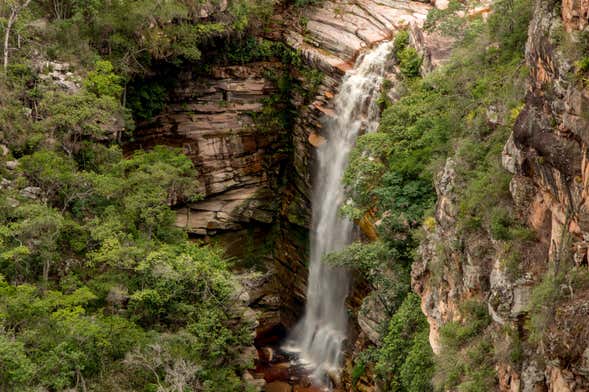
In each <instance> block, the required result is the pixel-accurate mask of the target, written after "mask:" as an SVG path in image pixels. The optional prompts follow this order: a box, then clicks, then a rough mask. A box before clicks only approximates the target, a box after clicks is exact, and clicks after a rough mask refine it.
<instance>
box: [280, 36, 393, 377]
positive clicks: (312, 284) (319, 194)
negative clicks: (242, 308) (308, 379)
mask: <svg viewBox="0 0 589 392" xmlns="http://www.w3.org/2000/svg"><path fill="white" fill-rule="evenodd" d="M391 47H392V44H391V43H390V42H385V43H383V44H380V45H379V46H378V47H377V48H375V49H374V50H372V51H370V52H368V53H366V54H364V55H363V56H362V57H360V58H359V59H358V61H357V62H356V65H355V67H354V68H353V69H352V70H350V71H349V72H348V73H346V75H345V76H344V79H343V81H342V84H341V87H340V91H339V93H338V94H337V96H336V97H335V101H334V103H335V116H334V117H333V118H330V119H328V120H327V122H326V128H325V130H326V132H325V135H326V137H327V143H324V144H323V145H321V146H320V147H319V148H318V149H317V156H318V167H317V171H316V173H315V176H314V185H313V199H312V203H313V232H312V234H311V260H310V267H309V281H308V287H307V304H306V307H305V314H304V316H303V318H302V319H301V320H300V321H299V323H298V324H297V325H296V327H295V328H294V329H293V331H292V333H291V335H290V336H289V339H288V342H287V346H286V347H285V349H286V350H287V351H292V352H297V353H298V355H299V359H300V361H301V363H303V364H304V365H306V366H307V367H308V368H309V369H310V370H311V371H312V372H313V376H314V378H315V380H316V381H317V382H319V383H321V384H324V385H329V378H330V377H331V378H334V377H335V378H337V377H339V373H340V369H341V367H342V361H343V354H342V346H343V343H344V341H345V339H346V337H347V320H348V315H347V311H346V304H345V301H346V297H347V295H348V290H349V276H348V272H347V271H346V270H345V269H343V268H336V267H333V266H329V265H326V264H325V263H323V262H322V258H323V256H325V255H326V254H328V253H331V252H335V251H338V250H341V249H343V248H344V247H345V246H346V245H348V244H349V243H350V242H351V240H352V229H353V223H352V222H351V221H350V220H348V219H347V218H345V217H343V216H341V214H340V213H339V209H340V206H341V205H342V203H343V202H344V197H345V194H344V188H343V184H342V177H343V174H344V171H345V169H346V167H347V164H348V158H349V155H350V152H351V150H352V148H353V147H354V144H355V142H356V138H357V137H358V135H359V134H360V133H361V132H372V131H374V130H375V129H376V127H377V126H378V119H379V110H378V105H377V103H376V101H377V97H378V96H379V95H380V87H381V83H382V79H383V76H384V73H385V66H386V63H387V61H386V60H387V55H388V54H389V53H390V51H391Z"/></svg>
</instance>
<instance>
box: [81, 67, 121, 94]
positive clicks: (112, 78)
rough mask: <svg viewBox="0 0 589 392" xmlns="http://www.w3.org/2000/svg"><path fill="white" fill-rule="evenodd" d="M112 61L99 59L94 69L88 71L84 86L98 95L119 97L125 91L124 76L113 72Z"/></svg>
mask: <svg viewBox="0 0 589 392" xmlns="http://www.w3.org/2000/svg"><path fill="white" fill-rule="evenodd" d="M113 70H114V68H113V66H112V64H111V62H110V61H107V60H99V61H97V62H96V64H95V65H94V70H93V71H90V72H88V76H86V79H85V80H84V87H86V89H87V90H88V91H90V92H91V93H94V94H96V95H97V96H99V97H101V96H109V97H113V98H117V99H118V98H119V97H120V96H121V93H122V92H123V87H122V86H121V83H122V78H121V77H120V76H117V75H116V74H115V73H114V72H113Z"/></svg>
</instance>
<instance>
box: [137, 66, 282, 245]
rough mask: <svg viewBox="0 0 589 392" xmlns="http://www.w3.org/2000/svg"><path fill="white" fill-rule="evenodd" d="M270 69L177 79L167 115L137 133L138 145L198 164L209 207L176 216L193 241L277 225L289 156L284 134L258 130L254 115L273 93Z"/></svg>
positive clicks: (223, 70) (230, 69)
mask: <svg viewBox="0 0 589 392" xmlns="http://www.w3.org/2000/svg"><path fill="white" fill-rule="evenodd" d="M279 66H280V65H278V64H272V63H254V64H249V65H247V66H227V67H214V68H213V69H212V71H211V72H210V74H207V75H198V74H197V75H193V73H192V72H191V71H190V70H186V71H185V72H183V73H182V74H180V75H179V77H178V79H179V80H178V83H177V84H178V87H176V88H175V89H174V90H173V91H172V94H171V95H170V97H169V103H168V104H167V106H166V109H165V111H164V112H163V113H162V114H160V115H158V116H156V117H155V118H154V119H153V120H152V121H150V122H149V123H144V124H141V126H140V128H139V129H138V130H137V131H136V133H135V140H136V141H135V145H139V146H143V147H145V146H149V145H150V144H156V143H157V144H169V145H173V146H178V147H181V148H182V149H183V150H184V152H185V154H186V155H188V156H189V157H190V158H191V159H192V161H193V162H194V163H195V166H196V169H197V170H198V173H199V186H200V189H199V190H200V193H201V194H202V195H203V196H204V200H202V201H199V202H195V203H190V204H188V205H187V206H185V207H184V208H182V209H180V210H179V211H178V215H177V216H178V218H177V225H178V226H180V227H183V228H185V229H186V230H187V231H188V232H189V233H194V234H196V235H201V236H204V235H211V234H215V233H217V232H218V231H220V230H221V231H222V230H239V229H243V228H244V227H246V226H247V225H248V224H250V222H261V223H271V222H273V220H274V219H275V217H276V211H277V205H278V203H277V201H276V199H275V193H276V191H275V189H276V187H277V179H278V176H279V174H280V170H281V166H282V165H283V163H284V162H285V160H286V158H287V155H286V153H285V152H283V150H284V148H283V147H284V146H285V144H286V143H285V141H284V138H283V135H281V134H279V133H271V132H263V131H260V130H259V129H257V128H256V126H255V124H254V120H253V115H252V113H256V112H259V111H261V110H262V108H263V100H264V98H267V97H268V96H269V95H270V94H271V93H272V92H273V90H274V87H273V85H272V83H271V82H270V81H268V80H267V79H266V78H264V76H263V74H264V72H265V71H267V70H272V69H275V68H276V67H279Z"/></svg>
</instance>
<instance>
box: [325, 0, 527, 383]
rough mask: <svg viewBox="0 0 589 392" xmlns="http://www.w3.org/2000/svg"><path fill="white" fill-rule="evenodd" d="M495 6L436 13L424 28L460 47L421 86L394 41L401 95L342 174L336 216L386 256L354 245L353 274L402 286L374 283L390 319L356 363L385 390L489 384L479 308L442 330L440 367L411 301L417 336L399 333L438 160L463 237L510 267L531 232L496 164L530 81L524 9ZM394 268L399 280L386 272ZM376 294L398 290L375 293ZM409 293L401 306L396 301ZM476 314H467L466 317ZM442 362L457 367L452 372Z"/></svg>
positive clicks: (402, 45) (427, 225) (403, 47)
mask: <svg viewBox="0 0 589 392" xmlns="http://www.w3.org/2000/svg"><path fill="white" fill-rule="evenodd" d="M493 8H494V12H493V13H491V14H490V15H489V16H488V20H487V21H484V20H483V18H482V17H480V16H479V17H470V18H469V19H468V20H467V19H465V18H464V17H462V16H461V15H462V13H463V12H465V11H468V9H467V5H464V4H460V3H458V2H451V4H450V7H449V8H448V10H446V11H444V12H440V11H438V10H436V11H433V12H432V13H431V14H430V19H429V21H428V22H429V26H430V28H436V27H438V28H441V29H442V30H443V31H446V32H447V33H448V32H450V31H451V32H452V33H453V35H454V36H456V37H457V45H456V48H455V49H454V51H453V56H452V58H451V59H450V61H449V62H448V63H447V64H445V65H444V66H442V67H440V68H439V69H437V70H435V71H433V72H432V73H430V74H427V75H426V76H424V77H419V73H418V72H415V71H414V69H415V67H414V66H413V64H415V61H417V60H416V57H415V56H412V55H409V54H407V47H408V46H407V45H408V44H407V38H406V34H400V35H399V36H398V37H400V38H397V41H399V42H398V44H397V42H396V45H395V46H396V48H397V50H396V56H397V63H398V65H399V70H400V73H401V75H402V76H403V81H402V86H401V87H397V89H396V91H398V92H400V95H401V97H400V99H398V100H397V101H396V102H394V103H392V104H388V105H387V106H388V107H386V109H385V110H384V112H383V114H382V120H381V123H380V127H379V130H378V132H375V133H371V134H366V135H364V136H361V137H360V138H359V140H358V143H357V147H356V149H355V151H354V152H353V154H352V158H351V164H350V166H349V168H348V170H347V173H346V176H345V181H346V184H347V185H348V189H349V196H350V198H351V200H352V201H353V203H352V204H348V205H346V206H345V207H344V209H343V211H344V213H346V214H348V215H349V216H350V217H352V218H354V219H359V218H361V217H363V216H376V217H377V218H376V219H375V220H378V223H377V224H376V229H377V231H378V233H379V244H380V245H379V247H380V249H381V254H385V255H386V257H380V258H378V259H376V260H380V262H377V261H375V259H373V258H372V256H373V255H372V253H371V252H367V251H364V252H363V251H362V250H361V249H362V248H367V249H371V248H373V247H374V245H373V244H368V245H361V244H354V245H353V246H352V247H353V249H356V250H355V254H357V255H362V254H363V255H364V256H365V257H366V260H360V261H359V263H358V264H357V265H359V266H364V265H367V264H368V265H369V268H365V269H364V271H365V272H366V273H367V274H368V276H369V277H370V276H371V274H375V273H376V274H380V278H381V279H388V280H391V279H392V280H401V281H404V282H405V283H404V284H403V283H400V282H398V281H396V282H391V283H389V284H388V285H383V284H379V285H373V287H374V288H375V290H377V291H379V290H380V291H379V292H380V293H381V295H380V296H379V298H380V299H381V301H383V303H386V304H387V306H385V308H386V309H387V310H388V311H389V312H390V313H389V315H390V321H389V322H388V323H387V324H388V328H385V329H384V330H383V336H384V337H383V338H382V341H381V343H380V344H379V345H378V346H377V347H375V348H374V349H372V351H373V352H372V353H368V354H366V353H365V354H363V355H362V356H360V357H359V358H358V362H359V363H360V364H362V366H363V368H365V367H366V366H365V365H364V364H365V363H367V362H368V363H369V362H370V361H366V357H369V358H373V359H376V365H375V366H374V371H375V373H376V375H377V378H378V379H379V380H380V382H381V383H382V385H383V387H384V389H385V390H391V391H417V390H419V391H425V390H428V389H434V388H435V389H440V390H447V389H452V390H455V389H456V390H464V391H481V390H490V389H492V388H493V385H494V383H495V382H496V376H495V373H494V370H493V361H492V357H493V355H494V354H493V348H492V347H490V346H488V345H486V346H485V345H484V338H481V336H482V335H484V334H485V327H486V326H487V325H488V321H486V322H479V321H477V320H479V319H480V318H481V317H482V319H483V320H488V315H486V309H485V307H484V306H483V307H481V306H480V305H476V306H478V307H476V306H475V305H472V306H470V305H469V306H467V305H465V307H466V308H465V309H464V310H463V312H462V314H461V319H462V320H463V323H460V322H457V323H454V324H452V325H447V326H446V327H444V330H443V331H442V335H443V336H446V337H445V338H444V339H442V353H441V355H440V356H439V358H441V359H440V360H439V361H436V363H437V365H435V366H434V361H433V359H432V358H433V357H432V353H431V350H429V346H428V345H427V344H426V342H427V334H426V333H424V332H423V331H424V329H427V328H426V327H423V326H424V325H426V323H425V318H424V316H423V315H422V314H421V311H420V309H418V306H419V302H418V301H415V300H413V301H411V303H412V306H413V310H412V311H413V312H415V317H416V318H417V319H416V321H415V323H417V324H416V325H421V326H422V327H418V326H415V327H414V328H410V329H409V330H404V329H399V328H398V327H397V325H398V322H399V319H400V318H402V319H404V320H405V322H406V323H408V324H412V323H411V322H409V321H408V320H407V315H406V314H407V312H408V309H407V307H406V306H407V301H410V299H411V298H414V297H413V294H411V293H409V292H408V290H407V289H406V288H407V286H408V282H409V272H408V270H409V269H410V268H411V264H412V262H413V260H414V258H415V257H418V255H417V254H416V251H417V247H418V246H419V244H420V243H421V241H422V238H423V237H424V235H425V233H427V232H428V231H432V230H434V228H435V225H436V220H435V219H434V217H433V216H432V213H433V209H434V203H435V202H436V192H435V189H434V182H435V181H434V177H435V176H436V174H437V173H439V172H440V171H441V169H442V168H443V167H444V165H445V162H446V159H447V158H449V157H451V158H452V160H453V161H454V162H455V166H454V170H455V172H456V173H455V178H454V181H455V183H454V184H455V185H454V190H455V193H454V197H456V199H457V201H456V203H457V205H458V211H457V222H456V226H457V228H458V230H459V232H460V233H461V234H460V236H461V237H462V238H476V236H477V235H478V234H477V233H484V235H487V236H490V237H491V238H494V239H495V240H498V241H502V242H503V243H504V244H505V248H506V249H509V252H511V253H510V254H511V255H512V257H511V259H510V258H506V259H510V260H511V263H512V264H514V266H513V268H514V269H515V270H517V268H518V267H517V263H518V262H517V257H518V255H517V254H518V253H517V252H518V250H519V249H521V247H522V246H524V245H525V241H526V240H527V239H529V238H530V234H529V231H527V230H525V229H524V228H523V227H522V225H521V224H520V223H519V222H518V221H517V220H516V219H514V218H513V212H512V211H511V201H510V197H511V196H510V194H509V189H508V184H509V179H510V176H509V173H507V172H506V171H505V170H504V169H503V168H502V167H501V150H502V149H503V146H504V144H505V142H506V140H507V138H508V136H509V134H510V131H511V128H512V126H513V123H514V120H515V118H516V117H517V114H518V113H519V110H520V109H521V107H522V100H523V93H524V91H525V89H524V82H525V78H526V76H527V69H526V66H525V65H524V61H523V56H524V46H525V42H526V37H527V35H526V32H527V26H528V21H529V17H530V13H531V9H530V3H529V2H528V1H526V0H514V1H500V2H496V3H495V4H494V6H493ZM408 59H414V60H408ZM417 67H419V66H418V65H417ZM441 245H442V244H441V243H440V246H441ZM348 253H349V252H348V251H344V252H342V253H341V254H340V255H332V256H331V258H332V259H335V262H337V259H338V258H339V259H341V260H344V261H345V257H342V256H345V255H346V254H348ZM431 262H434V260H432V261H431ZM429 268H430V270H431V271H434V272H435V271H437V274H438V275H437V276H433V275H432V276H430V279H432V281H433V282H434V283H433V284H435V281H436V279H439V280H443V279H446V278H445V277H444V274H446V273H448V270H447V269H446V268H447V267H446V266H444V265H443V264H442V265H439V266H435V265H432V266H429ZM399 270H405V271H406V273H404V274H399V273H394V274H391V273H390V272H389V271H399ZM434 272H432V273H434ZM370 279H371V281H374V280H376V278H375V277H373V276H372V277H370ZM382 287H389V288H390V287H394V288H396V290H388V291H383V290H382ZM406 295H407V297H406V299H405V301H404V302H403V301H399V298H403V297H404V296H406ZM401 302H403V304H402V305H400V303H401ZM391 305H392V306H391ZM473 306H475V308H476V309H478V310H477V311H476V312H472V311H469V310H468V309H471V310H472V309H473ZM481 312H482V313H481ZM417 320H420V321H417ZM472 323H474V324H472ZM422 328H423V329H422ZM465 331H470V332H465ZM465 333H466V335H465ZM408 334H409V335H408ZM475 336H476V338H474V337H475ZM412 339H413V340H412ZM456 339H459V341H456ZM481 339H483V340H481ZM411 342H414V343H411ZM424 347H428V350H426V349H425V348H424ZM415 358H421V360H420V361H419V363H420V366H421V370H420V371H413V372H408V371H407V369H408V368H410V367H412V366H415V363H416V361H415ZM460 358H461V359H460ZM456 359H460V360H458V362H456ZM451 363H456V365H455V366H454V365H452V366H454V367H452V368H451V369H450V368H448V366H450V365H449V364H451ZM428 364H429V365H428ZM426 365H427V366H426ZM434 369H435V373H436V376H435V377H434V381H435V386H434V384H432V383H430V382H429V380H427V381H424V374H433V372H434Z"/></svg>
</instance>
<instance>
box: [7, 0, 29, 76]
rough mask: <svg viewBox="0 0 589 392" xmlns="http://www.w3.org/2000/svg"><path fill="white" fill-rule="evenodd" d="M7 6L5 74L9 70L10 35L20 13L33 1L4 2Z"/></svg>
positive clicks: (15, 0) (10, 0) (9, 0)
mask: <svg viewBox="0 0 589 392" xmlns="http://www.w3.org/2000/svg"><path fill="white" fill-rule="evenodd" d="M3 3H4V4H5V6H7V7H8V10H9V15H8V20H7V21H6V28H5V29H4V63H3V64H4V73H6V70H7V69H8V51H9V50H10V48H9V44H10V33H11V31H12V28H13V27H14V24H15V23H16V20H17V19H18V16H19V15H20V13H21V12H22V11H23V10H24V9H25V8H27V7H28V6H29V4H30V3H31V0H24V1H23V0H3Z"/></svg>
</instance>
